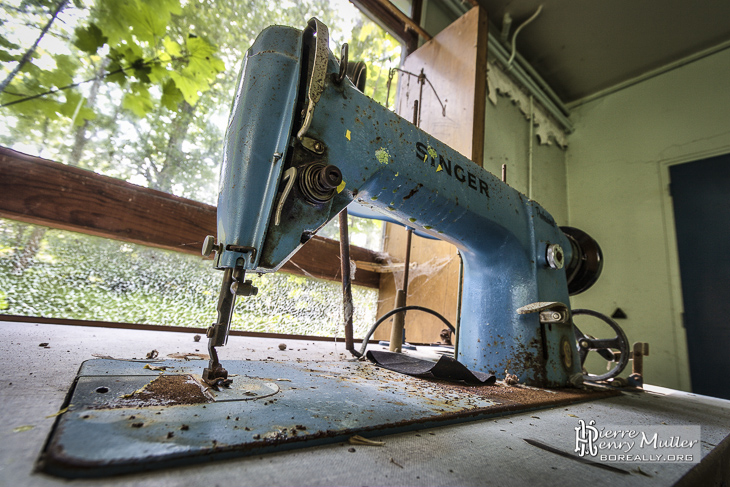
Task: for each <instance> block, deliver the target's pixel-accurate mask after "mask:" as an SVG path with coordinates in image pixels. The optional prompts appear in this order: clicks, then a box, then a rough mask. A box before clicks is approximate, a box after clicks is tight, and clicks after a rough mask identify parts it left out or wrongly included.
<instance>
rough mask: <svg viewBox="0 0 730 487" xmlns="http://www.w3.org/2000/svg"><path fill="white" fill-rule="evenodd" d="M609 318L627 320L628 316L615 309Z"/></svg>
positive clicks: (622, 311)
mask: <svg viewBox="0 0 730 487" xmlns="http://www.w3.org/2000/svg"><path fill="white" fill-rule="evenodd" d="M611 318H613V319H614V320H625V319H626V318H628V316H626V313H624V310H622V309H621V308H616V309H615V310H614V312H613V314H612V315H611Z"/></svg>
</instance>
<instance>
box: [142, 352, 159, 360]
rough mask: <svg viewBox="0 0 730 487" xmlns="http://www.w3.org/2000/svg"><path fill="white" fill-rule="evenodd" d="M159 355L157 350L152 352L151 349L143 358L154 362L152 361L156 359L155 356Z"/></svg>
mask: <svg viewBox="0 0 730 487" xmlns="http://www.w3.org/2000/svg"><path fill="white" fill-rule="evenodd" d="M159 354H160V352H158V351H157V350H154V349H153V350H152V351H150V352H148V353H147V355H146V356H145V358H146V359H148V360H154V359H156V358H157V356H158V355H159Z"/></svg>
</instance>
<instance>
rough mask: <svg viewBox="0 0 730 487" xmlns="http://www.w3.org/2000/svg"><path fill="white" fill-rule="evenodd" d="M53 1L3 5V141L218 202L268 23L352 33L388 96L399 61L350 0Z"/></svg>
mask: <svg viewBox="0 0 730 487" xmlns="http://www.w3.org/2000/svg"><path fill="white" fill-rule="evenodd" d="M57 4H58V2H26V1H20V0H9V1H7V2H2V4H0V19H2V20H0V60H1V61H2V64H1V65H0V80H7V81H8V84H7V87H6V89H5V90H4V92H3V93H1V94H0V105H5V106H4V107H3V108H2V110H0V144H2V145H5V146H8V147H11V148H14V149H16V150H19V151H21V152H25V153H29V154H32V155H38V156H41V157H44V158H47V159H50V160H54V161H58V162H62V163H65V164H70V165H74V166H79V167H83V168H87V169H91V170H94V171H96V172H99V173H101V174H105V175H108V176H112V177H117V178H121V179H124V180H127V181H130V182H133V183H136V184H139V185H142V186H146V187H150V188H154V189H158V190H162V191H165V192H170V193H173V194H175V195H178V196H183V197H187V198H192V199H196V200H198V201H203V202H206V203H210V204H215V203H216V194H217V187H218V185H217V179H218V170H219V165H220V160H221V157H220V154H221V150H222V141H223V134H224V130H225V127H226V124H227V119H228V112H229V109H230V103H231V100H232V99H233V90H234V86H235V82H236V78H237V74H238V71H239V69H240V66H241V60H242V58H243V56H244V53H245V51H246V49H248V47H249V46H250V45H251V43H252V42H253V40H254V39H255V37H256V36H257V35H258V33H260V32H261V31H262V30H263V29H264V28H265V27H267V26H269V25H274V24H280V25H291V26H294V27H297V28H303V27H304V26H305V25H306V22H307V21H308V20H309V18H311V17H313V16H316V17H318V18H319V19H320V20H322V21H323V22H325V23H326V24H327V25H328V26H329V28H330V37H331V42H330V48H331V49H332V51H333V52H335V53H339V47H340V45H341V44H342V43H343V42H349V43H350V59H353V60H362V61H365V62H366V63H367V64H368V81H367V86H366V89H365V92H366V94H367V95H368V96H371V97H373V98H374V99H376V100H378V101H380V102H384V101H385V94H386V91H387V87H386V84H387V79H388V70H389V68H391V67H394V66H398V64H399V62H400V53H401V47H400V45H399V43H398V42H397V41H396V40H395V39H394V38H393V37H391V36H390V35H388V34H387V33H385V32H384V31H383V30H382V29H381V28H380V27H379V26H377V25H376V24H375V23H374V22H372V21H370V20H368V19H367V18H366V17H365V16H364V15H362V13H361V12H360V11H358V10H357V9H356V8H355V7H354V6H353V5H352V4H350V3H349V2H348V1H347V0H334V1H324V0H283V1H278V2H265V1H261V0H259V1H249V2H242V1H240V0H156V1H154V2H148V1H140V2H131V1H122V0H75V1H74V2H67V3H66V4H65V7H64V8H63V9H62V10H61V11H60V12H59V13H58V14H57V16H56V18H54V12H53V10H54V9H55V7H54V6H55V5H57ZM52 19H53V22H52V25H51V27H50V29H49V30H48V32H47V33H46V34H45V35H43V36H42V39H41V40H40V42H39V43H38V47H37V49H36V50H35V53H34V54H33V55H32V56H31V58H30V60H29V61H28V62H26V63H24V64H23V65H22V69H20V71H18V72H17V73H15V74H14V75H13V74H12V72H13V70H14V68H15V67H17V66H18V63H19V62H20V61H21V58H22V57H23V55H24V54H25V53H26V51H27V50H28V48H29V47H31V46H32V45H33V44H34V42H35V41H36V40H37V39H38V37H39V35H40V33H41V31H42V29H43V27H44V26H46V25H47V24H48V23H49V21H50V20H52ZM393 98H394V93H391V99H393Z"/></svg>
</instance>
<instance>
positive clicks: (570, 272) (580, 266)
mask: <svg viewBox="0 0 730 487" xmlns="http://www.w3.org/2000/svg"><path fill="white" fill-rule="evenodd" d="M560 229H561V230H562V231H563V233H564V234H565V236H566V237H568V240H569V241H570V246H571V247H572V250H573V253H572V257H571V259H570V261H569V262H567V263H566V266H565V276H566V277H567V279H568V294H570V295H571V296H575V295H576V294H580V293H582V292H583V291H586V290H587V289H588V288H590V287H591V286H593V284H595V283H596V281H597V280H598V278H599V277H600V276H601V271H602V270H603V252H602V251H601V247H600V245H598V242H596V241H595V240H594V239H593V238H592V237H591V236H590V235H588V234H587V233H586V232H584V231H583V230H579V229H577V228H574V227H560Z"/></svg>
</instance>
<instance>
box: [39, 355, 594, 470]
mask: <svg viewBox="0 0 730 487" xmlns="http://www.w3.org/2000/svg"><path fill="white" fill-rule="evenodd" d="M224 365H225V367H226V368H227V369H228V370H229V372H230V374H231V375H232V378H233V381H234V389H233V390H232V391H227V392H220V393H215V394H216V396H213V394H212V393H211V391H209V390H205V387H204V386H202V385H201V384H200V383H199V382H198V381H197V380H196V377H199V375H200V373H201V372H202V366H201V365H197V364H192V363H191V362H182V361H165V362H160V363H157V364H155V366H156V367H158V368H160V367H167V368H166V370H164V371H162V370H149V369H145V368H143V367H144V364H142V363H139V362H127V361H119V360H106V359H97V360H89V361H87V362H84V364H83V365H82V367H81V370H80V371H79V375H78V377H77V380H76V383H75V384H74V387H73V388H72V391H71V393H70V396H69V397H70V399H69V408H68V411H67V412H66V413H64V414H62V415H61V416H59V417H58V419H57V422H56V425H55V426H54V429H53V431H52V433H51V437H50V438H49V441H48V443H47V446H46V448H45V450H44V452H43V454H42V456H41V461H40V465H41V467H42V468H43V470H45V471H46V472H48V473H52V474H55V475H59V476H63V477H70V478H76V477H97V476H108V475H116V474H120V473H129V472H135V471H140V470H149V469H153V468H163V467H169V466H176V465H188V464H190V463H191V462H201V461H208V460H213V459H222V458H231V457H237V456H243V455H250V454H260V453H265V452H271V451H278V450H284V449H291V448H301V447H305V446H312V445H317V444H323V443H331V442H337V441H342V440H344V439H346V438H347V437H349V436H352V435H355V434H360V435H363V436H376V435H382V434H386V433H395V432H402V431H407V430H410V429H419V428H425V427H430V426H435V425H439V424H446V423H455V422H463V421H470V420H475V419H480V418H486V417H490V416H496V415H502V414H506V413H508V412H511V411H515V410H527V409H537V408H540V407H549V406H554V405H556V404H561V403H562V404H564V403H568V402H576V401H580V400H586V399H592V398H596V397H604V396H605V394H603V395H600V394H599V395H590V394H586V393H585V392H580V391H569V390H566V391H560V392H556V391H547V390H542V389H524V388H516V387H506V386H503V385H495V386H466V385H456V386H454V385H446V384H442V383H436V382H432V381H426V380H423V379H417V378H413V377H409V376H404V375H400V374H397V373H395V372H391V371H388V370H385V369H381V368H378V367H376V366H374V365H372V364H370V363H365V362H275V361H261V362H257V361H227V362H225V364H224ZM227 394H229V395H227ZM242 399H245V400H242Z"/></svg>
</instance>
